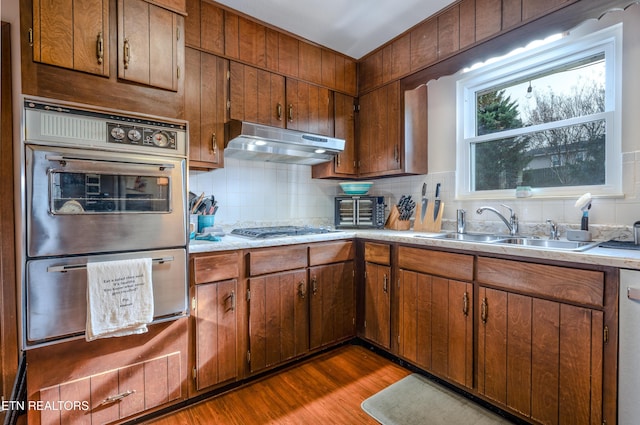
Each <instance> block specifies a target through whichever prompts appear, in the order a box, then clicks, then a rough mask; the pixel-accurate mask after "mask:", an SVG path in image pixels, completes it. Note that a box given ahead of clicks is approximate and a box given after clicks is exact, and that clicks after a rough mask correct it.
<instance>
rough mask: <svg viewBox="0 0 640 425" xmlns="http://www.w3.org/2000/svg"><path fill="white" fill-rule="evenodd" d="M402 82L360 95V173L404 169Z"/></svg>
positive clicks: (366, 173)
mask: <svg viewBox="0 0 640 425" xmlns="http://www.w3.org/2000/svg"><path fill="white" fill-rule="evenodd" d="M400 156H401V146H400V82H399V81H396V82H394V83H390V84H387V85H386V86H383V87H381V88H379V89H377V90H374V91H372V92H369V93H367V94H365V95H363V96H361V97H360V137H359V139H358V158H359V173H360V174H361V175H370V174H384V173H385V172H389V171H397V170H400V166H401V159H400Z"/></svg>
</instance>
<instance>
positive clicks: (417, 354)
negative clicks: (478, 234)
mask: <svg viewBox="0 0 640 425" xmlns="http://www.w3.org/2000/svg"><path fill="white" fill-rule="evenodd" d="M398 286H399V295H398V296H399V300H400V309H399V317H398V319H399V320H398V321H399V328H398V331H399V335H398V351H399V355H400V356H402V357H404V358H406V359H408V360H410V361H412V362H414V363H416V364H417V365H419V366H421V367H424V368H425V369H427V370H429V371H430V372H433V373H435V374H437V375H440V376H442V377H445V378H448V379H451V380H453V381H455V382H457V383H459V384H461V385H465V386H467V387H469V388H471V387H472V385H473V373H472V370H473V323H472V322H473V319H472V318H473V314H472V307H471V300H472V299H473V285H472V284H471V283H467V282H460V281H455V280H449V279H445V278H442V277H436V276H431V275H428V274H424V273H417V272H413V271H409V270H401V271H400V279H399V283H398Z"/></svg>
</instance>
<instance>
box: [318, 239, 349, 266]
mask: <svg viewBox="0 0 640 425" xmlns="http://www.w3.org/2000/svg"><path fill="white" fill-rule="evenodd" d="M353 256H354V249H353V242H351V241H340V242H332V243H322V244H316V245H311V246H310V247H309V265H310V266H317V265H320V264H331V263H339V262H342V261H347V260H353Z"/></svg>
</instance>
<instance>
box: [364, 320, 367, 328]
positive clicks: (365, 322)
mask: <svg viewBox="0 0 640 425" xmlns="http://www.w3.org/2000/svg"><path fill="white" fill-rule="evenodd" d="M364 327H365V328H366V327H367V321H366V320H365V321H364Z"/></svg>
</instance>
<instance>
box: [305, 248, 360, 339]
mask: <svg viewBox="0 0 640 425" xmlns="http://www.w3.org/2000/svg"><path fill="white" fill-rule="evenodd" d="M354 251H355V248H354V245H353V242H351V241H348V242H345V241H339V242H331V243H322V244H315V245H312V246H311V247H310V248H309V265H310V267H309V285H310V287H309V292H310V294H309V325H310V326H309V329H310V335H309V348H310V349H311V350H314V349H317V348H321V347H325V346H328V345H331V344H335V343H338V342H340V341H344V340H346V339H349V338H352V337H354V336H355V319H356V317H355V312H356V305H355V269H354V255H355V252H354Z"/></svg>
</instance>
